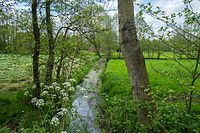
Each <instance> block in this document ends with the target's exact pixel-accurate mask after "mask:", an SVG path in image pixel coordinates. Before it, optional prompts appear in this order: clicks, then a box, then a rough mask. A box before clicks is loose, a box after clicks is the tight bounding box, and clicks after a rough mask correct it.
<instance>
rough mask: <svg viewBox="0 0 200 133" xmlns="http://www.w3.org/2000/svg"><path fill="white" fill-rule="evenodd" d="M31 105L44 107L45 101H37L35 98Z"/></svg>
mask: <svg viewBox="0 0 200 133" xmlns="http://www.w3.org/2000/svg"><path fill="white" fill-rule="evenodd" d="M31 103H33V104H35V105H36V106H37V107H40V106H44V99H37V97H34V98H33V99H32V100H31Z"/></svg>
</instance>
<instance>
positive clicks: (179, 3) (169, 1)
mask: <svg viewBox="0 0 200 133" xmlns="http://www.w3.org/2000/svg"><path fill="white" fill-rule="evenodd" d="M136 2H137V3H140V4H147V3H148V2H151V4H152V5H153V6H154V7H157V6H159V7H160V9H161V10H163V11H166V13H167V14H168V15H169V14H172V13H177V12H180V11H182V10H183V9H184V8H185V5H184V3H183V0H136ZM191 5H192V8H193V10H194V11H195V12H200V8H199V5H200V0H193V2H192V3H191ZM117 6H118V3H117V0H110V2H108V3H107V8H108V9H117ZM134 11H135V14H137V13H138V12H139V11H140V9H139V8H138V7H137V6H135V9H134ZM116 13H117V11H109V12H108V14H110V15H111V16H113V15H114V14H116ZM143 17H144V19H145V21H146V22H147V23H148V24H149V25H152V26H153V28H154V30H155V31H156V30H158V29H159V28H160V27H161V26H163V25H164V23H162V22H161V21H158V20H156V19H154V18H152V17H151V16H150V15H148V14H144V16H143ZM177 21H178V22H181V21H182V20H181V19H178V20H177Z"/></svg>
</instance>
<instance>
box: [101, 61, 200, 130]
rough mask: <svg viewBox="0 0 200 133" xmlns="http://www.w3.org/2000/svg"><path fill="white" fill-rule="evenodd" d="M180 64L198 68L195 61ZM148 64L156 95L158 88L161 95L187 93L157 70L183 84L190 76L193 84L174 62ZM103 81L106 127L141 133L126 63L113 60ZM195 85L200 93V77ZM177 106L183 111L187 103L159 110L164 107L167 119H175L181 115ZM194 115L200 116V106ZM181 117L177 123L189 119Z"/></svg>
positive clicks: (167, 106)
mask: <svg viewBox="0 0 200 133" xmlns="http://www.w3.org/2000/svg"><path fill="white" fill-rule="evenodd" d="M180 62H181V64H183V65H184V66H185V67H187V68H189V69H191V70H193V69H194V63H195V61H194V60H181V61H180ZM146 65H147V71H148V74H149V80H150V84H151V88H152V90H153V92H154V93H157V90H158V89H159V93H160V94H161V93H163V94H164V92H166V93H167V92H169V91H171V90H172V91H174V94H178V95H179V96H180V95H181V94H183V91H184V90H183V89H182V88H181V86H180V85H178V83H177V80H176V79H174V78H171V77H168V76H163V75H161V74H160V73H157V72H155V71H154V70H153V68H154V69H156V70H157V71H159V72H161V73H162V74H166V73H171V74H172V75H174V76H177V78H179V79H180V80H182V81H185V79H186V77H188V80H189V81H190V82H191V76H188V75H187V72H186V70H185V69H183V68H182V67H180V66H179V64H177V63H176V62H174V61H172V60H146ZM152 67H153V68H152ZM101 79H102V87H101V88H100V92H101V94H102V95H103V97H104V100H103V101H102V102H101V106H102V107H101V110H104V111H103V114H104V116H102V118H103V119H104V120H103V121H104V122H102V121H101V122H102V123H104V124H105V123H106V124H105V125H107V124H109V123H110V124H111V127H110V128H111V129H110V130H114V131H116V132H119V131H121V130H123V131H124V130H127V131H129V132H133V130H134V131H135V132H139V130H140V128H139V127H140V126H139V125H138V121H137V114H136V110H135V108H134V100H133V97H132V93H131V86H130V81H129V76H128V71H127V68H126V64H125V61H124V60H119V59H118V60H110V61H109V62H108V63H107V67H106V70H105V72H104V73H103V74H102V77H101ZM185 82H186V81H185ZM195 86H196V87H197V89H198V90H200V88H199V86H200V78H199V79H198V80H197V81H196V82H195ZM194 94H195V93H194ZM161 95H162V94H161ZM195 95H196V94H195ZM198 96H199V95H198ZM161 97H162V96H161ZM159 106H160V105H159ZM176 106H180V107H181V108H183V107H184V103H180V102H178V103H173V104H171V103H169V105H167V103H166V105H165V106H164V107H162V106H160V107H159V108H162V109H163V110H164V111H166V112H163V113H164V114H165V113H166V116H167V117H168V116H169V118H172V117H173V116H174V115H177V114H176V113H177V111H178V110H177V108H176ZM166 108H170V110H169V112H167V111H168V109H167V110H166ZM176 110H177V111H176ZM170 111H171V112H170ZM180 112H181V111H180ZM183 112H184V111H183ZM192 113H196V114H197V115H199V114H200V107H199V104H193V105H192ZM127 115H128V116H129V117H128V118H127V117H126V116H127ZM177 117H178V118H176V119H177V123H180V119H181V118H185V115H184V114H181V113H180V114H179V115H177ZM169 118H168V119H169ZM174 118H175V117H174ZM195 118H196V117H195ZM191 119H192V120H193V117H191ZM112 120H113V122H112ZM188 120H189V118H188ZM101 122H100V123H101ZM184 122H185V121H183V123H184ZM102 123H101V124H102ZM171 123H172V124H171V125H170V124H169V125H168V124H165V125H168V127H169V130H170V126H172V125H175V123H173V122H171ZM186 123H187V122H185V123H184V124H185V125H187V124H186ZM102 125H103V124H102ZM105 125H104V126H105ZM119 125H120V126H119ZM166 127H167V126H166ZM175 128H176V127H174V129H175ZM182 129H183V128H182ZM182 129H181V128H180V131H182ZM195 129H197V128H195ZM177 130H179V129H177Z"/></svg>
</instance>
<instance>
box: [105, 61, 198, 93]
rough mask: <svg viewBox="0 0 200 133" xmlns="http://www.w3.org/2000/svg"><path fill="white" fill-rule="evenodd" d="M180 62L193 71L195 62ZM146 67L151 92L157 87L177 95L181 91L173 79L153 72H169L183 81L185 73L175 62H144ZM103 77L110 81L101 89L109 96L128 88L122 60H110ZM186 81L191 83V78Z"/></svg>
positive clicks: (126, 72) (127, 79) (127, 78)
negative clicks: (105, 89)
mask: <svg viewBox="0 0 200 133" xmlns="http://www.w3.org/2000/svg"><path fill="white" fill-rule="evenodd" d="M180 62H181V63H182V64H183V65H184V66H185V67H187V68H189V69H191V70H193V69H194V63H195V61H193V60H181V61H180ZM146 66H147V71H148V74H149V80H150V84H151V87H152V90H155V89H156V88H158V87H159V88H163V89H164V90H169V89H173V90H174V91H176V92H177V93H179V92H182V91H183V90H182V89H181V87H180V86H179V85H178V84H177V81H176V80H175V79H173V78H170V77H166V76H163V75H161V74H159V73H157V72H155V71H154V70H153V68H154V69H156V70H157V71H159V72H162V73H165V72H170V73H173V74H175V75H177V77H178V78H179V79H182V80H185V78H186V76H187V72H186V70H185V69H184V68H181V67H180V66H179V65H178V64H177V63H176V62H174V61H172V60H146ZM152 67H153V68H152ZM103 76H105V77H107V78H108V79H110V81H108V80H105V84H104V85H105V86H103V88H107V90H108V91H109V92H110V93H109V94H111V95H115V94H119V93H121V92H122V91H123V90H124V89H125V88H126V89H128V88H130V83H129V76H128V71H127V68H126V64H125V61H124V60H110V61H109V62H108V64H107V68H106V70H105V72H104V74H103ZM187 77H188V76H187ZM103 80H104V79H103ZM188 80H189V81H190V82H191V76H189V79H188ZM103 82H104V81H103ZM107 82H109V83H107ZM195 86H196V87H199V86H200V78H199V79H198V80H197V81H196V82H195ZM110 88H112V89H110ZM115 88H116V89H115ZM126 89H125V90H126ZM118 92H119V93H118Z"/></svg>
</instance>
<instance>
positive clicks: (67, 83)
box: [63, 82, 71, 87]
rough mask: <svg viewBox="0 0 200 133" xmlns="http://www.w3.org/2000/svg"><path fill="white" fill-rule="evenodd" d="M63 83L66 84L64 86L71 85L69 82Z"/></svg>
mask: <svg viewBox="0 0 200 133" xmlns="http://www.w3.org/2000/svg"><path fill="white" fill-rule="evenodd" d="M63 85H64V86H66V87H69V86H71V84H70V82H65V83H63Z"/></svg>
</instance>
